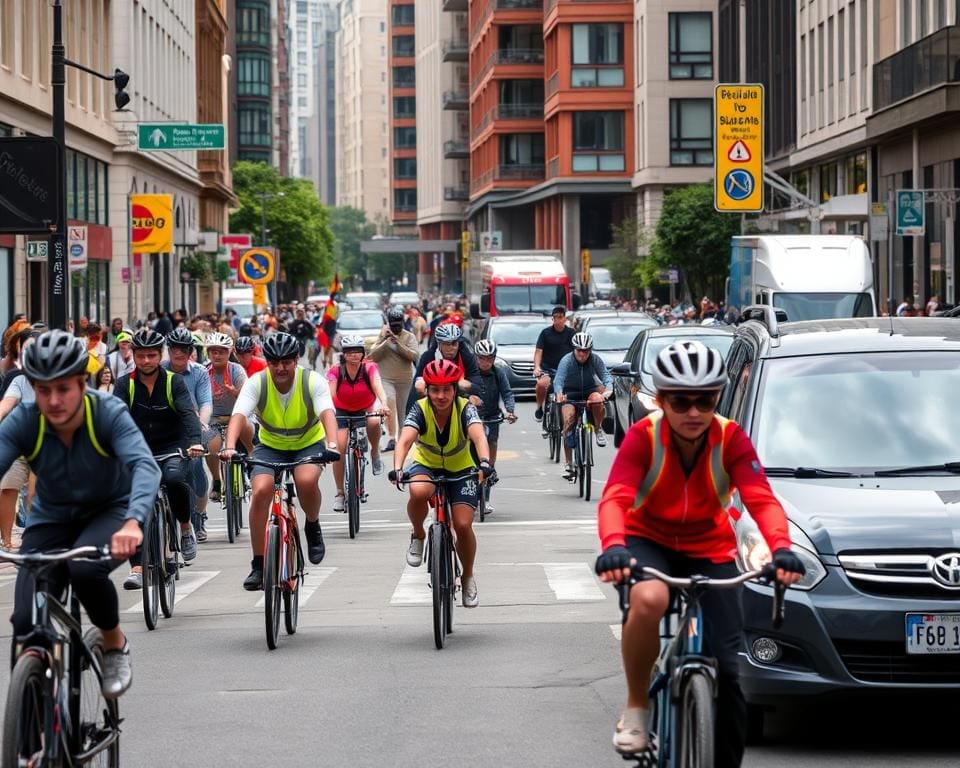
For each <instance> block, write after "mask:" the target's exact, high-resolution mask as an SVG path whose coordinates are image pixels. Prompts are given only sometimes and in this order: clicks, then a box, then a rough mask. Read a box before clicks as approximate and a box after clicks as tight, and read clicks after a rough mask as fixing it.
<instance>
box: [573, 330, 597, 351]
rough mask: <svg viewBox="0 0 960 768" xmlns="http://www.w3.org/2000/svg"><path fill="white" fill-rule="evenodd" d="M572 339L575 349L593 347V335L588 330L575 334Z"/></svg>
mask: <svg viewBox="0 0 960 768" xmlns="http://www.w3.org/2000/svg"><path fill="white" fill-rule="evenodd" d="M570 341H571V342H572V343H573V348H574V349H593V336H591V335H590V334H589V333H587V332H586V331H581V332H580V333H575V334H573V338H572V339H571V340H570Z"/></svg>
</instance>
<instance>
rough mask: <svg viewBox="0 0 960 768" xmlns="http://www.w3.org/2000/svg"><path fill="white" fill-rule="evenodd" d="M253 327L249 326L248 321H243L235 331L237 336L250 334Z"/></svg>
mask: <svg viewBox="0 0 960 768" xmlns="http://www.w3.org/2000/svg"><path fill="white" fill-rule="evenodd" d="M252 335H253V329H252V328H251V327H250V323H244V324H243V325H241V326H240V329H239V330H238V331H237V336H252Z"/></svg>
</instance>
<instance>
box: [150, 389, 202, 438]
mask: <svg viewBox="0 0 960 768" xmlns="http://www.w3.org/2000/svg"><path fill="white" fill-rule="evenodd" d="M167 375H168V376H173V404H174V407H175V408H176V409H177V415H179V416H180V426H181V436H182V438H183V440H182V444H181V447H183V448H190V447H192V446H195V445H199V444H200V419H199V418H198V417H197V411H196V409H195V408H194V407H193V398H192V397H190V392H189V391H188V390H187V385H186V384H184V383H183V379H182V378H181V377H180V376H176V375H174V374H172V373H168V374H167ZM157 384H158V386H166V385H165V384H161V383H160V382H157Z"/></svg>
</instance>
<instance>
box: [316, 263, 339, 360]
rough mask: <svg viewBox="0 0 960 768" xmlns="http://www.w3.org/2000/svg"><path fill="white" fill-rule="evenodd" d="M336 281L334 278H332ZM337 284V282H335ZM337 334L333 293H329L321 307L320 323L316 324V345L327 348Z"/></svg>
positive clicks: (335, 306)
mask: <svg viewBox="0 0 960 768" xmlns="http://www.w3.org/2000/svg"><path fill="white" fill-rule="evenodd" d="M334 280H335V281H336V278H334ZM337 282H339V281H337ZM330 287H331V288H332V287H333V286H332V285H331V286H330ZM336 333H337V305H336V302H334V300H333V292H332V291H331V292H330V298H329V299H328V300H327V303H326V304H325V305H324V307H323V314H322V315H321V316H320V322H319V323H317V343H318V344H319V345H320V346H321V347H323V348H326V347H329V346H330V345H331V344H332V343H333V336H335V335H336Z"/></svg>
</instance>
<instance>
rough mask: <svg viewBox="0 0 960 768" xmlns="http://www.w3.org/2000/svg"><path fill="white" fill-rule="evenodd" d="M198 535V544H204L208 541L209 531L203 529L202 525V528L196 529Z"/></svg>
mask: <svg viewBox="0 0 960 768" xmlns="http://www.w3.org/2000/svg"><path fill="white" fill-rule="evenodd" d="M196 534H197V543H198V544H203V542H205V541H206V540H207V529H206V528H204V527H203V524H201V525H200V527H199V528H197V529H196Z"/></svg>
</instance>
